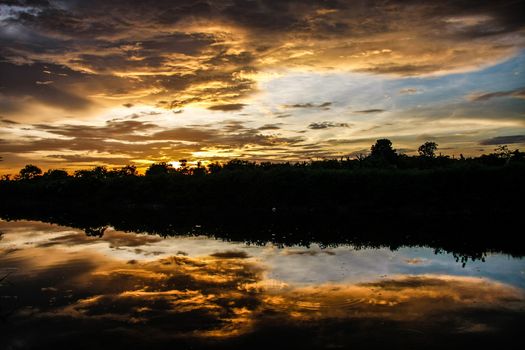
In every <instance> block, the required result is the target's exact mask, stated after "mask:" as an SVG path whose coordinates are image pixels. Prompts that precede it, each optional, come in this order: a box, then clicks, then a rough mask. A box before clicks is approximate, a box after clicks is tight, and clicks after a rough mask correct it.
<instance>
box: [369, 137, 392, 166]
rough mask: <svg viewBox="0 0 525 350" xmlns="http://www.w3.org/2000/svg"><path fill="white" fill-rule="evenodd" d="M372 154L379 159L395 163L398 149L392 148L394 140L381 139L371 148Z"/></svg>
mask: <svg viewBox="0 0 525 350" xmlns="http://www.w3.org/2000/svg"><path fill="white" fill-rule="evenodd" d="M370 150H371V153H370V156H371V157H372V158H375V159H378V160H384V161H386V162H387V163H390V164H393V163H395V162H396V160H397V153H396V150H395V149H393V148H392V141H390V140H389V139H379V140H377V141H376V143H375V144H374V145H372V147H371V148H370Z"/></svg>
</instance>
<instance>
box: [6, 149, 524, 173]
mask: <svg viewBox="0 0 525 350" xmlns="http://www.w3.org/2000/svg"><path fill="white" fill-rule="evenodd" d="M437 150H438V144H437V143H436V142H432V141H428V142H425V143H423V144H422V145H421V146H419V148H418V154H417V155H414V156H409V155H406V154H402V153H398V152H397V151H396V149H394V148H393V145H392V142H391V141H390V140H389V139H379V140H377V141H376V142H375V144H373V145H372V146H371V148H370V153H369V154H367V155H364V154H361V155H358V156H357V157H354V158H350V157H341V158H333V159H323V160H311V161H303V162H295V163H290V162H285V163H282V162H280V163H277V162H259V163H257V162H251V161H248V160H242V159H232V160H230V161H228V162H225V163H219V162H213V163H210V164H208V165H206V166H204V165H202V163H201V162H197V164H196V165H195V166H190V165H189V162H188V161H187V160H185V159H182V160H179V164H180V166H179V167H174V166H173V165H172V164H171V163H169V162H158V163H153V164H151V165H150V166H149V167H148V168H147V169H146V171H145V174H144V175H145V176H167V175H192V176H203V175H210V174H217V173H219V172H222V171H231V170H236V171H238V170H265V169H275V168H303V169H308V168H310V169H327V170H329V169H390V170H395V169H422V170H424V169H427V170H428V169H439V168H450V167H458V166H459V167H460V166H489V167H494V166H505V165H509V164H510V163H524V162H525V152H520V151H519V150H518V149H515V150H510V149H509V148H508V146H506V145H501V146H498V147H497V148H496V149H495V150H494V152H492V153H489V154H483V155H480V156H478V157H469V158H465V157H464V156H463V155H462V154H460V156H459V157H451V156H449V155H442V154H441V153H439V154H437ZM0 159H1V157H0ZM71 176H72V177H74V178H98V179H102V178H108V177H126V176H139V173H138V170H137V167H136V166H135V165H126V166H123V167H121V168H114V169H108V168H107V167H105V166H96V167H94V168H92V169H82V170H76V171H75V172H74V173H73V174H72V175H70V174H69V173H68V172H67V171H65V170H62V169H49V170H47V171H46V172H43V171H42V169H41V168H39V167H38V166H36V165H33V164H28V165H26V166H25V167H24V168H22V169H21V170H20V171H19V173H18V174H17V175H15V176H14V177H12V178H11V176H10V175H4V176H3V177H2V180H4V181H8V180H11V179H12V180H31V179H37V178H43V179H49V180H58V179H63V178H67V177H71Z"/></svg>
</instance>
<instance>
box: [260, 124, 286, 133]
mask: <svg viewBox="0 0 525 350" xmlns="http://www.w3.org/2000/svg"><path fill="white" fill-rule="evenodd" d="M279 129H281V127H280V126H279V125H278V124H265V125H263V126H260V127H258V128H257V130H261V131H264V130H279Z"/></svg>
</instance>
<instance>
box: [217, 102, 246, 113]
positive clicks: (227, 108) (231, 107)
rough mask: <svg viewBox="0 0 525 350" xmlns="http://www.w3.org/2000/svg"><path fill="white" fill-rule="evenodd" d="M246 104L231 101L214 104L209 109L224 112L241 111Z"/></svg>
mask: <svg viewBox="0 0 525 350" xmlns="http://www.w3.org/2000/svg"><path fill="white" fill-rule="evenodd" d="M244 106H246V105H245V104H244V103H229V104H222V105H213V106H210V107H208V109H209V110H212V111H223V112H231V111H240V110H241V109H243V108H244Z"/></svg>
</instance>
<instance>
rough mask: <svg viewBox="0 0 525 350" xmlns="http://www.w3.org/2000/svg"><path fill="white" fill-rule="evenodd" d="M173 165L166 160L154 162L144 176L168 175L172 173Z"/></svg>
mask: <svg viewBox="0 0 525 350" xmlns="http://www.w3.org/2000/svg"><path fill="white" fill-rule="evenodd" d="M173 171H174V169H173V165H171V164H168V163H166V162H161V163H154V164H151V165H150V166H149V168H148V169H147V170H146V176H158V175H168V174H171V173H173Z"/></svg>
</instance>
